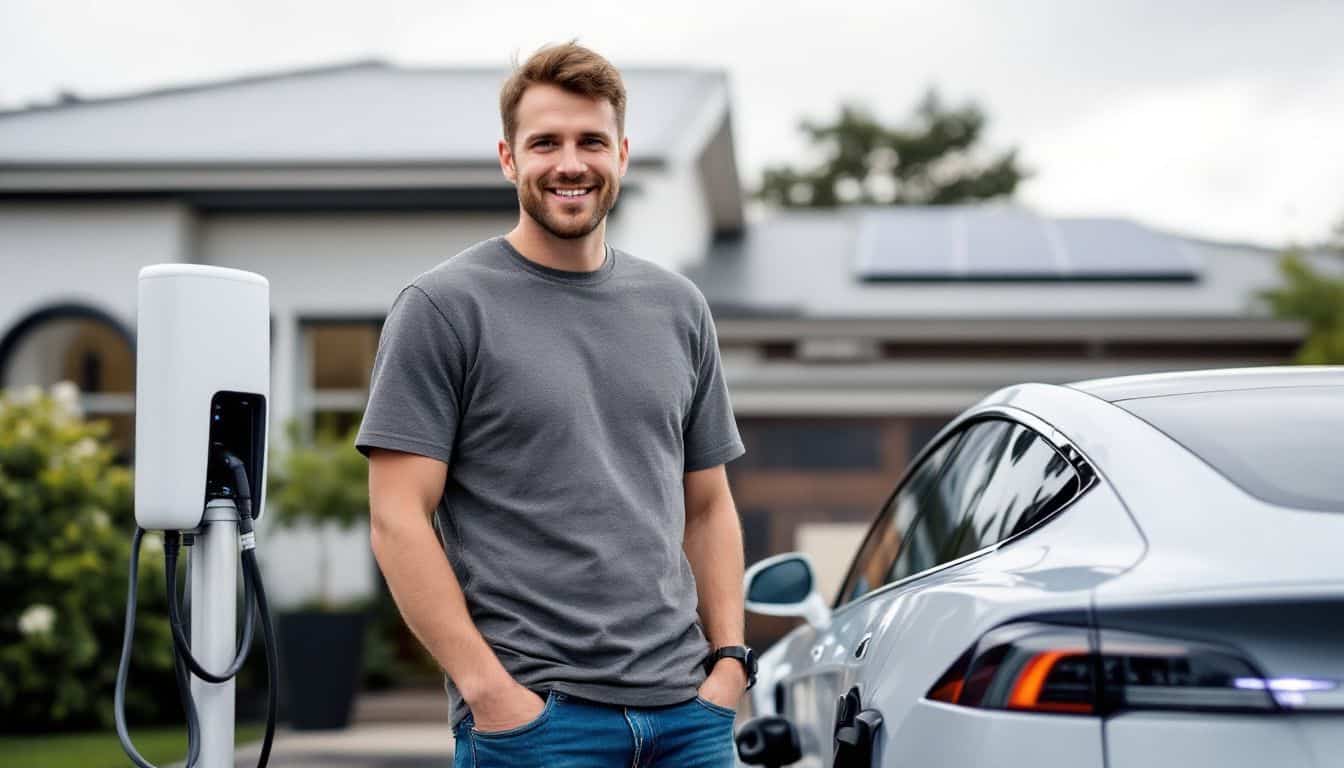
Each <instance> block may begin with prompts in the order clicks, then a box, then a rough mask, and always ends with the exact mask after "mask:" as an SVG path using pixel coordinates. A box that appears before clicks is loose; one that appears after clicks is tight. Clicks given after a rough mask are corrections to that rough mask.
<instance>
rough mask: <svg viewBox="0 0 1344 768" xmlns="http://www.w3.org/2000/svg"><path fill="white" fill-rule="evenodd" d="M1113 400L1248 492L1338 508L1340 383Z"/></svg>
mask: <svg viewBox="0 0 1344 768" xmlns="http://www.w3.org/2000/svg"><path fill="white" fill-rule="evenodd" d="M1115 404H1116V405H1118V406H1120V407H1121V408H1124V409H1125V410H1127V411H1129V412H1130V413H1132V414H1134V415H1135V416H1138V417H1139V418H1141V419H1143V420H1144V421H1146V422H1148V423H1149V424H1152V425H1153V426H1155V427H1157V428H1158V429H1160V430H1162V431H1163V432H1165V433H1166V434H1167V435H1169V436H1170V437H1171V438H1172V439H1173V440H1175V441H1176V442H1178V443H1180V444H1181V445H1183V446H1185V447H1186V448H1188V449H1189V450H1190V451H1192V452H1194V453H1195V454H1196V455H1197V456H1199V457H1200V458H1201V459H1203V460H1204V461H1205V462H1207V463H1208V464H1210V465H1212V466H1213V468H1214V469H1216V470H1218V471H1219V472H1221V473H1222V474H1223V475H1225V476H1226V477H1227V478H1228V479H1229V480H1231V481H1232V482H1234V483H1236V484H1237V485H1239V486H1241V488H1242V489H1244V490H1245V491H1246V492H1247V493H1250V494H1251V495H1253V496H1257V497H1259V498H1261V499H1264V500H1265V501H1268V502H1270V503H1271V504H1279V505H1281V506H1286V507H1297V508H1300V509H1318V510H1325V511H1330V512H1344V386H1317V387H1274V388H1263V389H1243V390H1231V391H1226V392H1199V393H1195V394H1187V395H1167V396H1162V397H1145V398H1136V399H1133V400H1120V401H1117V402H1116V403H1115Z"/></svg>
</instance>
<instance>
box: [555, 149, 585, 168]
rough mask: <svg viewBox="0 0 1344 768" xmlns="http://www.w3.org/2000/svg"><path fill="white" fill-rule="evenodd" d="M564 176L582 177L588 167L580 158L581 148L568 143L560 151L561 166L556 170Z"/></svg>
mask: <svg viewBox="0 0 1344 768" xmlns="http://www.w3.org/2000/svg"><path fill="white" fill-rule="evenodd" d="M555 170H556V172H557V173H559V174H561V175H563V176H582V175H583V173H584V171H587V170H588V166H587V165H586V164H585V163H584V162H583V159H582V158H581V157H580V156H579V147H578V145H576V144H570V143H568V142H566V143H565V144H564V145H563V146H562V147H561V149H560V165H559V166H558V167H557V168H556V169H555Z"/></svg>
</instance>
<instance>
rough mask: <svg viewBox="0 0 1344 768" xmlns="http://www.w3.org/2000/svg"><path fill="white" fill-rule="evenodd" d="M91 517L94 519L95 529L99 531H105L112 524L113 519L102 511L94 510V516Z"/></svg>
mask: <svg viewBox="0 0 1344 768" xmlns="http://www.w3.org/2000/svg"><path fill="white" fill-rule="evenodd" d="M90 517H92V518H93V527H94V528H97V529H98V530H105V529H106V528H107V527H108V526H109V525H111V524H112V518H110V517H108V516H107V513H106V512H104V511H103V510H101V509H95V510H93V514H92V515H90Z"/></svg>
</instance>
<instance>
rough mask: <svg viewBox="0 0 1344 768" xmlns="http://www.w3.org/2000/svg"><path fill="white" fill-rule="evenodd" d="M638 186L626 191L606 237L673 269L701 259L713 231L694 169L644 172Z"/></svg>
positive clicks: (639, 254) (673, 168)
mask: <svg viewBox="0 0 1344 768" xmlns="http://www.w3.org/2000/svg"><path fill="white" fill-rule="evenodd" d="M638 183H639V188H638V189H637V190H635V191H633V193H632V194H623V195H622V196H621V201H620V204H619V206H618V211H617V214H616V215H614V216H613V217H612V218H611V222H610V224H609V225H608V229H607V240H608V241H609V242H610V243H611V244H612V245H613V246H615V247H617V248H620V249H621V250H623V251H628V252H630V253H633V254H634V255H636V256H638V257H640V258H642V259H648V260H649V261H652V262H655V263H657V264H659V265H661V266H663V267H666V268H668V269H671V270H679V269H681V268H682V267H684V266H686V265H687V264H690V263H692V262H693V261H695V260H697V259H699V258H701V257H702V256H703V254H704V252H705V248H706V246H707V245H709V241H710V238H711V236H712V233H713V225H712V222H711V219H710V211H709V205H708V203H707V202H706V200H705V194H704V190H703V189H702V187H701V186H700V175H699V172H698V171H696V169H695V168H694V167H691V166H675V167H671V168H667V169H665V170H661V171H656V172H654V171H650V172H645V173H641V174H640V175H639V177H638Z"/></svg>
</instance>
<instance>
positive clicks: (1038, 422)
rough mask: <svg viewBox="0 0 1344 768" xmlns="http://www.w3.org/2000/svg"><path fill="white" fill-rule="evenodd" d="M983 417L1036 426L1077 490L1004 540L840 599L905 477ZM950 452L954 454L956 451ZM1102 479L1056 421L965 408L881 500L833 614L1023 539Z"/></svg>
mask: <svg viewBox="0 0 1344 768" xmlns="http://www.w3.org/2000/svg"><path fill="white" fill-rule="evenodd" d="M984 421H1008V422H1010V423H1011V424H1017V425H1020V426H1023V427H1025V428H1027V429H1030V430H1031V431H1033V432H1035V433H1036V434H1037V435H1039V436H1040V437H1041V439H1042V440H1044V441H1045V442H1046V444H1047V445H1049V446H1050V447H1051V448H1052V449H1054V451H1055V452H1056V453H1058V454H1059V455H1060V456H1061V457H1063V459H1064V460H1065V461H1067V462H1068V463H1069V466H1070V467H1072V468H1073V470H1074V472H1076V473H1077V474H1078V480H1079V482H1078V490H1077V491H1076V492H1075V493H1074V494H1073V496H1071V497H1069V499H1068V500H1066V501H1064V502H1063V503H1061V504H1059V506H1058V507H1056V508H1055V509H1053V510H1051V511H1050V513H1049V514H1046V515H1042V516H1041V517H1040V518H1039V519H1037V520H1036V521H1035V522H1034V523H1032V524H1031V525H1029V526H1027V527H1026V528H1023V529H1022V530H1020V531H1017V532H1015V533H1012V534H1011V535H1009V536H1008V537H1006V538H1004V539H1002V540H1000V541H997V542H995V543H993V544H989V545H987V546H984V547H981V548H980V549H977V550H975V551H974V552H970V553H967V554H965V555H962V556H961V557H958V558H956V559H955V560H948V561H947V562H944V563H939V564H938V565H935V566H933V567H931V568H926V569H924V570H922V571H918V572H916V573H912V574H910V575H909V576H906V577H904V578H901V579H897V580H895V581H891V582H888V583H886V584H883V585H881V586H879V587H876V588H874V589H871V590H869V591H868V592H865V593H864V594H862V595H860V596H859V597H856V598H854V599H853V600H850V601H848V602H841V600H842V599H843V598H844V593H845V585H846V584H848V583H849V580H850V576H851V575H853V572H854V569H855V568H856V567H857V565H858V554H859V552H861V551H863V547H864V545H866V544H867V543H868V539H869V538H870V537H872V536H873V535H874V533H875V532H876V531H877V529H878V527H879V526H880V525H881V524H882V520H883V513H884V512H885V511H886V509H887V508H888V507H889V506H891V504H892V502H893V501H894V500H895V498H896V497H897V495H899V494H900V492H901V491H902V490H904V488H905V486H906V483H907V482H908V481H909V479H910V478H911V476H912V475H914V469H915V468H916V467H918V466H919V465H920V464H921V463H923V462H924V461H925V460H926V459H928V457H929V456H930V455H932V454H933V453H934V452H935V451H937V450H938V449H939V448H940V447H941V446H942V445H943V444H944V443H945V442H947V441H949V440H960V439H961V438H962V436H963V435H964V434H965V432H966V430H968V429H970V428H971V427H973V426H975V425H976V424H979V423H981V422H984ZM949 458H955V455H954V456H953V457H949ZM946 469H947V464H944V465H943V466H942V467H941V468H939V470H938V476H937V479H941V478H942V476H943V472H944V471H945V470H946ZM1100 483H1101V476H1100V474H1099V473H1098V472H1097V471H1096V470H1095V469H1094V468H1093V464H1092V462H1091V461H1090V460H1089V459H1088V458H1087V457H1086V456H1084V455H1083V453H1082V452H1081V451H1079V450H1078V448H1077V446H1075V445H1074V444H1073V442H1072V441H1070V440H1069V439H1068V438H1066V437H1064V435H1063V434H1061V433H1060V432H1059V430H1057V429H1055V428H1054V427H1053V426H1051V425H1050V424H1049V423H1047V422H1046V421H1044V420H1043V419H1041V418H1040V417H1038V416H1035V415H1034V414H1031V413H1028V412H1026V411H1023V410H1021V409H1019V408H1014V407H1012V406H1004V405H996V406H990V407H987V408H984V409H980V410H976V411H973V412H970V413H966V414H963V415H962V416H960V417H958V418H956V419H953V420H952V421H951V422H949V423H948V424H947V426H945V427H943V429H942V430H940V431H939V433H938V434H937V435H935V436H934V437H933V439H931V440H930V441H929V442H928V443H927V444H926V445H925V446H924V448H923V449H922V450H921V451H920V452H919V454H918V455H916V456H915V458H914V460H912V461H911V462H910V463H909V464H908V465H907V466H906V468H905V471H904V472H903V473H902V474H901V477H900V480H899V481H898V482H897V483H896V487H895V488H893V489H892V492H891V493H890V494H888V496H887V498H886V501H884V502H883V503H882V506H881V508H880V510H879V512H878V514H877V516H876V517H875V518H874V520H873V522H872V524H871V525H870V526H869V527H868V532H867V533H865V534H864V536H863V542H862V543H861V544H860V545H859V549H858V550H856V551H855V553H854V559H852V560H851V561H850V565H849V568H848V569H846V571H845V578H844V580H843V581H842V582H841V584H840V589H839V592H838V593H837V594H836V596H835V598H834V600H832V601H831V612H832V615H835V614H836V613H838V612H840V611H844V610H848V609H849V608H850V607H851V606H854V605H858V604H860V603H863V602H865V601H867V600H868V599H869V598H871V597H874V596H876V595H880V594H885V593H886V592H889V591H891V590H894V589H898V588H900V587H903V586H905V585H907V584H910V583H913V582H915V581H917V580H919V579H923V578H925V577H927V576H931V575H933V574H935V573H940V572H942V571H944V570H947V569H949V568H954V567H956V566H958V565H960V564H962V563H965V562H969V561H971V560H976V559H978V558H981V557H984V556H985V555H988V554H990V553H991V552H996V551H998V550H999V549H1000V548H1002V547H1005V546H1008V545H1009V544H1012V543H1013V542H1015V541H1018V540H1019V539H1022V538H1024V537H1026V536H1029V535H1030V534H1032V533H1033V532H1035V531H1036V530H1037V529H1039V528H1041V527H1042V526H1044V525H1046V524H1048V523H1049V522H1050V521H1051V520H1054V519H1055V518H1056V517H1058V516H1059V515H1061V514H1063V513H1064V512H1065V511H1066V510H1067V509H1068V508H1069V507H1072V506H1073V505H1074V504H1075V503H1076V502H1077V501H1078V499H1080V498H1082V497H1083V496H1085V495H1086V494H1087V492H1088V491H1090V490H1092V488H1094V487H1096V486H1097V485H1099V484H1100ZM923 518H924V514H923V513H922V512H921V513H920V514H919V515H918V516H917V517H915V519H914V521H913V522H912V523H911V525H910V527H911V529H912V530H913V529H914V528H915V527H916V526H918V525H919V523H920V522H921V521H922V520H923ZM904 548H905V547H904V544H902V546H901V548H900V549H898V550H897V552H896V559H900V556H901V552H902V551H903V550H904ZM892 564H893V565H894V564H895V561H893V563H892Z"/></svg>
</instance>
